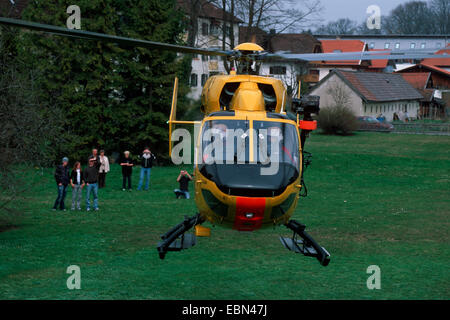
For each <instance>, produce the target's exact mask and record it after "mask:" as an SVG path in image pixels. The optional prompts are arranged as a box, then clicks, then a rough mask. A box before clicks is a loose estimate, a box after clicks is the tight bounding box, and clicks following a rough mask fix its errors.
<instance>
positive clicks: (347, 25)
mask: <svg viewBox="0 0 450 320" xmlns="http://www.w3.org/2000/svg"><path fill="white" fill-rule="evenodd" d="M357 29H358V25H357V23H356V22H355V21H353V20H350V19H348V18H345V19H338V20H336V21H331V22H329V23H328V24H326V25H323V26H321V27H319V28H318V29H317V31H316V33H319V34H336V35H338V34H354V33H355V32H356V30H357Z"/></svg>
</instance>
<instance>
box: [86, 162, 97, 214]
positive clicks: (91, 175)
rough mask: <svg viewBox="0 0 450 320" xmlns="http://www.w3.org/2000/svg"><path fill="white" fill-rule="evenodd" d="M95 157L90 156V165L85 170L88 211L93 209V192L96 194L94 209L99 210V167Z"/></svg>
mask: <svg viewBox="0 0 450 320" xmlns="http://www.w3.org/2000/svg"><path fill="white" fill-rule="evenodd" d="M95 160H96V159H95V157H92V156H91V157H90V158H89V167H87V168H86V169H85V170H84V171H83V177H84V181H85V182H86V211H91V193H92V194H93V196H94V210H95V211H98V169H97V167H96V166H95Z"/></svg>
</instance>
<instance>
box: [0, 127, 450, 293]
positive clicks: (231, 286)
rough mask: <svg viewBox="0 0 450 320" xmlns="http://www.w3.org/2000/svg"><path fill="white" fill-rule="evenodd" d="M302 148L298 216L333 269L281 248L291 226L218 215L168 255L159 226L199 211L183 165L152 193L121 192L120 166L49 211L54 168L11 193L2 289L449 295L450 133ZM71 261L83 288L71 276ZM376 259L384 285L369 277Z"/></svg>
mask: <svg viewBox="0 0 450 320" xmlns="http://www.w3.org/2000/svg"><path fill="white" fill-rule="evenodd" d="M306 149H307V150H308V151H310V152H313V164H312V166H311V167H310V168H309V169H308V171H307V172H306V183H307V186H308V189H309V196H308V198H306V199H301V202H300V204H299V207H298V208H297V210H296V212H295V215H294V218H295V219H298V220H300V221H302V222H303V223H305V224H306V225H307V227H308V229H307V230H308V231H309V232H310V233H311V234H312V235H313V236H314V237H315V238H316V239H317V240H318V241H319V243H320V244H322V245H323V246H325V247H326V248H327V249H328V251H329V252H330V253H331V255H332V257H331V262H330V265H329V266H328V267H322V266H320V264H319V263H318V262H317V260H315V259H312V258H306V257H303V256H302V255H298V254H294V253H292V252H289V251H287V250H286V249H284V248H283V247H282V245H281V243H280V241H279V240H278V237H279V235H280V234H283V235H289V234H290V232H288V231H287V230H286V229H285V228H284V227H278V228H276V229H273V230H272V229H270V230H263V231H260V232H256V233H238V232H236V231H233V230H228V229H224V228H221V227H215V228H213V229H212V236H211V237H210V238H201V239H199V241H198V243H197V245H196V246H195V247H194V248H192V249H189V250H186V251H184V252H182V253H169V254H168V255H167V257H166V259H165V260H162V261H161V260H159V258H158V254H157V251H156V248H155V247H156V243H157V241H158V238H159V236H160V235H161V234H162V233H164V232H165V231H167V230H168V229H169V228H170V227H172V226H173V225H174V224H176V223H178V222H179V221H181V219H182V218H183V216H184V215H193V214H194V213H195V202H194V200H175V199H174V196H173V193H172V189H174V188H175V187H176V186H177V184H176V182H175V179H176V176H177V172H178V170H179V168H175V167H166V168H154V170H153V172H152V187H151V191H149V192H137V191H133V192H123V191H121V190H120V184H121V179H120V176H119V174H120V173H119V168H118V167H117V165H113V166H112V167H113V168H112V170H113V171H112V173H111V174H109V176H108V177H107V189H106V190H101V191H100V195H99V196H100V209H101V210H100V212H98V213H87V212H85V211H83V212H70V211H67V212H52V211H51V210H50V208H51V206H52V204H53V201H54V198H55V192H56V188H55V185H54V182H53V180H52V174H53V170H52V169H50V170H48V171H47V172H46V176H45V177H44V178H43V180H42V183H41V184H40V185H37V186H36V187H33V189H32V190H30V192H29V195H28V197H27V199H26V201H20V202H18V203H17V207H18V208H20V209H21V210H23V215H22V217H21V218H19V219H18V220H17V221H13V223H15V224H16V225H17V228H15V229H11V230H8V231H4V232H0V299H449V298H450V275H449V272H448V268H449V264H450V246H449V215H450V137H444V136H421V135H398V134H382V133H381V134H377V133H358V134H357V135H355V136H350V137H334V136H323V135H313V136H312V138H311V139H310V140H309V141H308V145H307V148H306ZM137 175H138V170H135V172H134V177H133V178H134V182H133V183H134V185H135V186H136V184H137V180H138V177H137ZM191 187H192V186H191ZM191 194H192V192H191ZM70 196H71V194H70V192H69V194H68V199H67V200H66V204H67V205H69V206H70V204H69V202H70V200H69V199H70ZM69 265H78V266H80V268H81V279H82V282H81V290H73V291H71V290H68V289H67V287H66V279H67V277H68V276H69V275H68V274H66V268H67V267H68V266H69ZM369 265H378V266H379V267H380V268H381V290H368V289H367V287H366V280H367V277H368V276H369V275H368V274H367V273H366V269H367V267H368V266H369Z"/></svg>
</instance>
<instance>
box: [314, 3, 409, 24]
mask: <svg viewBox="0 0 450 320" xmlns="http://www.w3.org/2000/svg"><path fill="white" fill-rule="evenodd" d="M405 2H408V0H321V3H322V6H323V7H324V10H323V12H322V13H321V16H322V18H323V22H322V23H327V22H330V21H335V20H338V19H340V18H349V19H352V20H356V21H358V22H363V21H365V20H366V19H367V17H368V15H367V14H366V10H367V8H368V7H369V6H370V5H377V6H379V7H380V9H381V15H388V14H389V12H391V10H392V9H394V8H395V7H396V6H398V5H399V4H402V3H405Z"/></svg>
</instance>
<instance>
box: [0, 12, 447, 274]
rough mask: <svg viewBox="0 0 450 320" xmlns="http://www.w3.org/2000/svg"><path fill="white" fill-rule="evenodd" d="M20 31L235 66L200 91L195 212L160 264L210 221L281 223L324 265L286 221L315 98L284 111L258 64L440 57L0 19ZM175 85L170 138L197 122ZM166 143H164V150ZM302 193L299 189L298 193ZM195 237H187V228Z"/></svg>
mask: <svg viewBox="0 0 450 320" xmlns="http://www.w3.org/2000/svg"><path fill="white" fill-rule="evenodd" d="M2 24H3V25H9V26H14V27H20V28H26V29H31V30H36V31H43V32H48V33H52V34H56V35H62V36H68V37H72V38H81V39H89V40H97V41H107V42H113V43H117V44H121V45H125V46H137V47H145V48H150V49H156V50H171V51H176V52H180V53H191V54H201V55H209V56H222V57H225V58H226V59H228V60H230V61H235V63H236V65H237V70H233V71H231V72H230V74H228V75H217V76H212V77H210V78H209V79H208V80H207V82H206V83H205V85H204V88H203V92H202V106H201V110H202V112H203V113H204V118H203V120H202V121H201V122H199V123H198V125H199V126H200V132H199V134H198V136H197V137H196V152H195V158H196V161H195V165H194V170H195V174H194V177H195V178H194V182H195V201H196V204H197V207H198V214H196V215H195V216H193V217H191V218H185V220H184V221H183V222H181V223H180V224H178V225H177V226H175V227H173V228H172V229H171V230H169V231H168V232H167V233H166V234H164V235H162V237H161V241H160V242H159V243H158V246H157V250H158V252H159V256H160V258H161V259H163V258H164V257H165V255H166V253H167V252H168V251H180V250H183V249H187V248H190V247H192V246H193V245H195V244H196V237H197V236H208V235H209V234H210V230H209V228H205V227H203V226H201V224H203V223H204V222H206V221H208V222H210V223H212V224H213V225H223V226H225V227H229V228H233V229H235V230H238V231H256V230H258V229H262V228H265V227H273V226H277V225H284V226H286V227H287V228H288V229H290V230H292V231H293V236H292V237H280V240H281V242H282V244H283V245H284V246H285V247H286V248H287V249H289V250H292V251H294V252H296V253H302V254H303V255H305V256H311V257H316V258H317V259H318V260H319V262H320V263H321V264H322V265H323V266H326V265H328V263H329V261H330V254H329V253H328V251H327V250H326V249H325V248H323V247H322V246H320V245H318V244H317V242H316V241H315V240H314V239H313V238H312V237H311V236H310V235H309V234H308V233H306V232H305V225H303V224H301V223H299V222H298V221H296V220H291V216H292V215H293V213H294V210H295V208H296V206H297V203H298V200H299V197H300V194H301V192H304V191H305V189H304V188H305V187H304V182H303V173H304V169H305V167H306V166H307V164H308V162H309V159H308V157H306V155H307V153H305V151H304V146H305V141H306V139H307V137H308V135H309V133H310V132H311V131H313V130H315V129H316V127H317V123H316V121H314V120H313V118H312V115H313V114H317V113H318V112H319V97H316V96H303V97H300V95H299V94H298V96H297V97H296V98H294V99H293V100H292V106H291V108H292V111H293V112H294V113H295V115H294V114H292V113H287V112H286V109H285V104H286V100H287V96H286V88H285V87H284V85H283V83H282V81H281V80H279V79H276V78H273V77H268V76H260V75H258V73H259V69H260V67H261V64H262V63H263V62H265V61H271V60H280V59H281V60H284V61H286V60H297V61H303V62H308V61H331V60H335V61H342V60H377V59H389V60H398V59H402V60H403V59H410V60H420V59H424V58H440V57H442V56H441V55H434V52H432V51H425V50H418V51H412V50H404V51H400V50H398V51H385V52H381V53H383V55H380V51H376V52H347V53H311V54H290V53H283V52H278V53H268V52H265V51H264V49H263V48H262V47H260V46H259V45H257V44H254V43H243V44H240V45H238V46H237V47H236V48H234V50H229V51H223V50H210V49H201V48H192V47H186V46H179V45H173V44H166V43H159V42H153V41H147V40H139V39H132V38H126V37H120V36H112V35H107V34H102V33H96V32H89V31H84V30H71V29H67V28H62V27H57V26H51V25H45V24H39V23H34V22H28V21H22V20H16V19H9V18H0V25H2ZM177 88H178V81H177V79H176V80H175V85H174V92H173V101H172V110H171V114H170V118H169V121H168V123H169V136H170V137H171V135H172V132H173V130H174V127H175V126H176V125H177V124H195V122H193V121H180V120H177V119H176V98H177ZM171 149H172V144H171V145H170V150H171ZM302 190H303V191H302ZM193 228H194V229H195V233H187V232H188V231H189V230H191V229H193Z"/></svg>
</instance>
